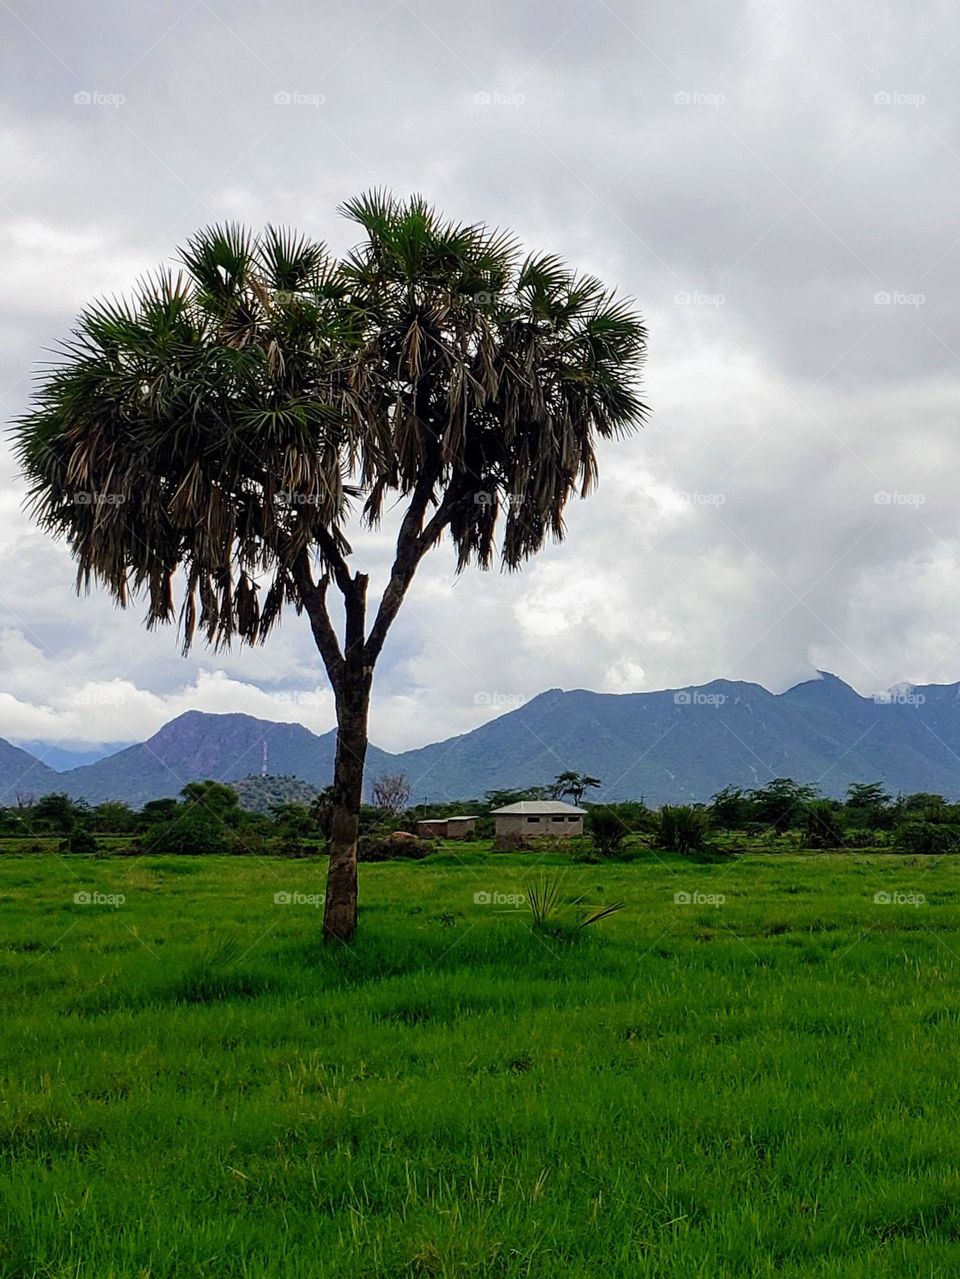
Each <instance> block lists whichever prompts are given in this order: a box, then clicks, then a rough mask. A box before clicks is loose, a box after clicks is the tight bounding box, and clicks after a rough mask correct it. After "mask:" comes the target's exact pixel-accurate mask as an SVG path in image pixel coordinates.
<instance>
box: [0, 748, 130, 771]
mask: <svg viewBox="0 0 960 1279" xmlns="http://www.w3.org/2000/svg"><path fill="white" fill-rule="evenodd" d="M17 745H18V746H19V747H20V749H21V750H22V751H27V752H28V753H29V754H31V755H33V756H34V757H35V758H36V759H38V760H40V762H41V763H42V764H47V765H48V766H49V767H50V768H52V769H54V770H55V771H56V772H58V773H65V772H66V771H67V769H68V768H80V767H81V766H82V765H83V764H95V763H96V761H97V760H98V759H103V758H104V756H105V755H114V754H116V752H117V751H122V750H123V749H124V747H126V746H129V745H130V743H129V742H112V743H110V744H109V745H107V746H97V747H91V748H90V749H89V750H68V749H66V748H65V747H63V746H58V745H57V744H56V743H55V742H17Z"/></svg>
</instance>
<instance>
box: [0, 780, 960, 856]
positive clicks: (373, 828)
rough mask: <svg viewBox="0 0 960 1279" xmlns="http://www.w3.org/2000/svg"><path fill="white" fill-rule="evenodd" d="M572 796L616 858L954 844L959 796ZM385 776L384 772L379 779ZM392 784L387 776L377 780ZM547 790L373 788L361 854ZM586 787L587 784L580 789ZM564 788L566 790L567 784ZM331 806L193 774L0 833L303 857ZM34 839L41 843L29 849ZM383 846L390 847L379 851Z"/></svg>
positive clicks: (64, 800)
mask: <svg viewBox="0 0 960 1279" xmlns="http://www.w3.org/2000/svg"><path fill="white" fill-rule="evenodd" d="M561 776H562V777H563V778H565V779H566V781H565V782H564V783H563V784H564V785H569V781H570V779H571V778H572V780H573V787H574V789H575V790H576V791H578V792H579V794H578V795H577V799H579V800H580V802H581V803H583V805H584V807H585V808H586V811H587V819H586V831H587V843H588V845H589V849H590V850H592V851H593V852H594V853H596V854H598V855H601V856H613V855H616V854H617V853H618V852H620V851H622V850H623V849H624V848H630V847H633V848H637V847H644V846H645V847H650V848H662V849H667V850H672V851H676V852H680V853H687V852H692V851H696V850H701V851H710V850H711V849H715V850H717V851H738V850H742V851H748V850H749V849H751V848H757V847H776V846H782V845H783V844H788V845H795V846H798V847H806V848H812V849H823V850H827V849H842V848H877V847H879V848H889V849H890V850H892V851H897V852H904V853H916V854H941V853H950V852H956V851H960V804H952V803H950V802H948V801H947V800H946V799H945V798H944V796H942V795H936V794H930V793H927V792H921V793H918V794H911V795H896V796H894V795H891V794H890V793H889V792H887V791H886V789H885V788H884V787H883V785H882V784H881V783H879V782H869V783H864V782H858V783H855V784H854V785H852V786H850V787H849V788H848V790H847V793H846V795H845V797H844V799H842V800H838V799H829V798H825V797H824V796H823V795H822V794H821V793H820V792H819V790H818V788H817V787H816V786H812V785H806V784H803V783H798V782H794V781H791V780H790V779H789V778H784V777H780V778H776V779H775V780H773V781H771V782H769V783H767V784H766V785H765V786H761V787H756V788H755V789H752V790H747V789H743V788H740V787H734V786H728V787H726V788H724V789H723V790H721V791H719V792H718V793H717V794H716V795H714V796H713V798H712V799H711V800H710V801H709V802H708V803H706V804H686V805H670V804H668V805H664V806H663V807H662V808H659V809H654V808H651V807H649V806H648V805H646V804H645V803H643V801H626V802H622V803H616V804H613V803H611V804H606V803H602V802H592V801H591V800H589V799H586V798H583V790H581V783H582V782H583V781H585V780H586V781H588V783H589V786H591V787H592V786H597V787H599V786H600V783H599V782H598V781H597V780H596V779H593V778H590V779H585V778H584V777H582V776H581V775H578V774H564V775H561ZM379 780H383V779H379ZM386 780H395V779H386ZM557 789H558V786H557V783H554V784H552V785H551V786H550V787H547V786H544V787H531V788H529V789H527V790H515V791H503V790H498V791H490V792H488V793H487V794H486V795H484V796H483V797H482V798H481V799H472V800H461V801H457V802H455V803H445V804H426V803H425V804H417V805H413V806H409V807H408V806H406V805H405V803H401V802H400V801H402V800H403V799H404V798H405V797H404V796H403V795H402V793H401V792H402V788H399V789H398V788H397V787H396V786H383V787H380V788H379V791H378V790H377V789H376V788H375V791H374V793H375V794H377V795H378V797H379V799H380V802H379V803H376V804H364V805H363V807H362V809H361V813H360V835H361V855H368V856H370V858H371V859H374V858H379V857H380V856H382V855H387V854H389V855H394V851H393V850H396V849H399V848H400V847H401V845H400V844H399V843H397V842H395V837H397V836H400V835H402V834H403V833H404V832H415V830H416V823H417V822H418V821H420V820H422V819H427V818H436V817H445V816H452V815H454V814H462V813H469V814H471V815H473V816H475V817H476V818H477V826H476V838H478V839H485V838H489V837H490V836H491V835H492V834H493V829H494V821H493V817H492V816H491V813H492V811H493V810H494V809H496V808H500V807H503V806H505V805H507V804H510V803H515V802H517V801H518V800H522V799H531V798H542V797H543V796H544V795H545V794H549V793H550V792H551V791H552V792H553V793H554V794H556V792H557ZM583 789H587V787H584V788H583ZM567 795H569V791H567ZM330 812H331V793H330V790H329V789H328V790H325V791H321V792H319V793H316V794H314V795H313V798H312V799H311V800H310V802H309V803H305V802H297V801H281V802H274V803H270V804H268V805H267V807H266V810H265V811H261V812H253V811H250V810H249V809H247V808H244V807H243V806H242V804H241V803H240V797H239V796H238V793H237V790H236V789H235V788H234V787H232V786H227V785H224V784H223V783H220V782H213V781H205V782H191V783H190V784H189V785H188V786H185V787H184V789H183V791H182V792H181V794H180V797H179V798H178V799H155V800H151V801H150V802H149V803H147V804H144V806H143V807H142V808H141V809H139V810H135V809H133V808H131V807H130V806H128V805H127V804H122V803H117V802H110V803H104V804H98V805H89V804H86V803H84V802H83V801H82V800H79V801H77V800H73V799H71V798H70V797H69V796H68V795H65V794H53V795H44V796H42V797H41V798H39V799H36V800H31V799H24V798H23V797H21V799H20V800H19V801H18V803H17V804H15V805H13V806H8V807H4V808H0V837H2V838H4V839H7V840H16V841H17V845H18V846H22V841H27V844H28V846H29V841H30V840H31V839H32V840H43V841H44V845H43V846H44V847H47V846H48V845H49V841H50V840H51V839H55V840H56V841H57V844H56V846H57V848H58V850H59V851H62V852H76V853H95V852H98V851H113V852H116V851H127V852H131V853H141V854H142V853H148V852H149V853H160V854H163V853H175V854H178V853H191V854H205V853H225V852H236V853H244V852H250V853H255V852H263V853H269V852H282V853H285V854H287V855H292V856H297V855H299V856H306V855H310V854H316V853H317V852H320V851H322V850H323V847H324V846H325V843H326V837H327V832H328V823H329V818H330ZM38 847H39V846H38ZM384 849H386V850H387V852H386V853H385V852H384ZM406 849H407V855H409V856H416V855H424V853H425V852H426V851H428V850H429V845H428V844H426V843H424V842H423V841H420V847H417V846H415V845H414V844H413V843H408V844H407V845H406Z"/></svg>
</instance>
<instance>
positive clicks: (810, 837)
mask: <svg viewBox="0 0 960 1279" xmlns="http://www.w3.org/2000/svg"><path fill="white" fill-rule="evenodd" d="M803 835H804V840H805V842H806V844H807V846H808V847H809V848H842V847H843V845H844V843H845V835H846V827H845V823H844V817H843V809H842V808H841V807H840V805H839V804H833V803H831V802H830V800H828V799H815V800H813V802H812V803H810V804H807V805H806V806H805V807H804V810H803Z"/></svg>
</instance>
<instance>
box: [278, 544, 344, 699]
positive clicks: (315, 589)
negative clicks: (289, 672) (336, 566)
mask: <svg viewBox="0 0 960 1279" xmlns="http://www.w3.org/2000/svg"><path fill="white" fill-rule="evenodd" d="M290 575H291V577H292V578H293V580H294V583H295V584H296V587H297V590H298V592H299V594H300V600H301V602H302V604H303V607H304V608H305V609H306V612H307V617H309V619H310V629H311V630H312V631H313V638H314V641H315V642H316V645H317V649H318V650H319V652H320V656H321V658H322V659H323V664H324V666H325V667H326V670H327V675H328V677H329V679H330V683H331V685H332V686H333V691H334V695H335V696H339V691H340V688H341V687H342V684H343V667H344V659H343V653H342V652H341V650H340V641H339V640H338V639H337V633H336V631H335V630H334V629H333V623H332V622H331V621H330V614H329V613H328V611H327V585H328V583H329V581H330V579H329V576H328V575H327V574H324V576H323V577H322V578H321V579H320V582H319V583H315V582H314V580H313V574H312V573H311V572H310V560H309V556H308V553H307V551H306V550H302V551H301V552H300V553H299V554H298V555H297V557H296V559H295V560H294V561H293V563H292V564H291V565H290Z"/></svg>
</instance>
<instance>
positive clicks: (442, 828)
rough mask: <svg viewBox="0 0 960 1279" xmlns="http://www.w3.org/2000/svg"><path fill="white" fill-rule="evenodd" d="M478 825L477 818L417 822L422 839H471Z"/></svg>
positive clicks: (460, 816)
mask: <svg viewBox="0 0 960 1279" xmlns="http://www.w3.org/2000/svg"><path fill="white" fill-rule="evenodd" d="M476 825H477V819H476V818H475V817H469V816H463V815H458V816H456V817H431V818H429V819H428V820H426V821H422V822H417V834H418V835H419V836H420V837H421V838H422V839H469V838H470V836H471V835H472V834H473V832H474V830H475V829H476Z"/></svg>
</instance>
